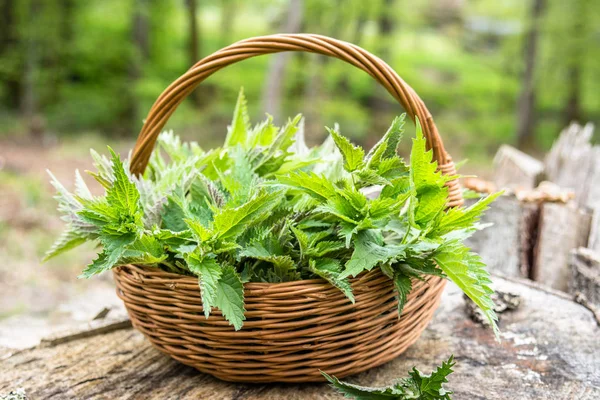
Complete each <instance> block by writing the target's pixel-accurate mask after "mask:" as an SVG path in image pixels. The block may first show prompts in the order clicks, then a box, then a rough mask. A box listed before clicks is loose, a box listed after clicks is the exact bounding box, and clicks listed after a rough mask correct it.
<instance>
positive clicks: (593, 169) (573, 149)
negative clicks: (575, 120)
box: [544, 124, 600, 251]
mask: <svg viewBox="0 0 600 400" xmlns="http://www.w3.org/2000/svg"><path fill="white" fill-rule="evenodd" d="M593 135H594V126H593V125H592V124H586V125H585V126H581V125H578V124H571V125H569V127H567V128H566V129H565V130H563V131H562V133H561V134H560V136H559V138H558V140H557V141H556V142H555V143H554V145H553V146H552V149H551V150H550V152H549V153H548V155H547V156H546V159H545V160H544V165H545V170H546V174H547V176H548V178H549V179H550V180H552V181H553V182H555V183H557V184H558V185H560V186H562V187H565V188H568V189H571V190H573V192H574V193H575V200H576V201H577V204H579V206H580V207H583V208H589V209H591V210H592V213H593V214H594V218H593V221H592V226H591V230H590V237H589V241H588V243H587V245H588V247H589V248H591V249H595V250H596V251H600V184H599V183H600V146H592V144H591V140H592V137H593Z"/></svg>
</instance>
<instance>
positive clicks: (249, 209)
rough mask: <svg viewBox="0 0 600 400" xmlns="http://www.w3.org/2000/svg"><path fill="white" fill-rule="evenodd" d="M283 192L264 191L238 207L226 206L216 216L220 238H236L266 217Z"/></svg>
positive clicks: (215, 224)
mask: <svg viewBox="0 0 600 400" xmlns="http://www.w3.org/2000/svg"><path fill="white" fill-rule="evenodd" d="M282 197H283V196H282V193H281V192H277V191H276V192H271V193H268V192H263V193H261V194H259V195H256V196H255V197H254V198H253V199H251V200H250V201H248V202H247V203H245V204H243V205H241V206H239V207H236V208H229V207H225V208H223V209H221V210H220V212H218V213H216V214H215V216H214V229H215V231H216V232H217V235H218V237H219V238H220V239H223V240H226V239H234V238H235V237H237V236H239V235H240V234H242V233H243V232H244V230H246V229H248V228H249V227H250V226H251V225H252V224H255V223H257V222H259V221H260V220H262V219H264V218H266V217H267V216H268V213H269V212H270V211H271V210H273V209H274V208H275V207H276V206H277V205H278V204H279V202H280V201H281V200H282Z"/></svg>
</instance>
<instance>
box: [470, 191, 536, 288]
mask: <svg viewBox="0 0 600 400" xmlns="http://www.w3.org/2000/svg"><path fill="white" fill-rule="evenodd" d="M473 203H475V200H467V201H466V205H467V206H469V205H471V204H473ZM538 208H539V206H538V205H537V204H533V203H521V202H519V201H518V200H517V199H516V198H515V197H514V196H501V197H499V198H498V199H496V201H495V202H494V203H492V205H491V206H490V209H489V210H488V211H486V213H485V214H484V215H483V217H482V218H481V222H482V223H484V224H493V225H492V226H490V227H488V228H486V229H483V230H481V231H478V232H476V233H475V234H474V235H473V236H472V237H470V238H469V239H467V241H466V242H465V243H466V245H467V246H469V247H470V248H472V249H473V250H474V251H475V252H477V253H478V254H479V255H480V256H481V258H482V259H483V261H484V262H485V263H486V265H487V266H488V268H489V270H490V271H491V272H492V273H494V274H500V275H503V276H510V277H524V278H526V277H528V271H529V265H530V260H529V259H530V257H529V256H528V255H529V253H530V252H531V247H532V246H533V243H534V242H535V237H532V236H535V225H537V218H536V217H537V214H538V213H537V210H538Z"/></svg>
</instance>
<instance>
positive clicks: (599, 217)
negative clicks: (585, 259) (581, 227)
mask: <svg viewBox="0 0 600 400" xmlns="http://www.w3.org/2000/svg"><path fill="white" fill-rule="evenodd" d="M588 248H590V249H592V250H594V251H596V252H598V253H599V254H600V210H594V215H593V217H592V226H591V227H590V238H589V240H588Z"/></svg>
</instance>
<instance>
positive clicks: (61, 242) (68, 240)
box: [42, 229, 87, 261]
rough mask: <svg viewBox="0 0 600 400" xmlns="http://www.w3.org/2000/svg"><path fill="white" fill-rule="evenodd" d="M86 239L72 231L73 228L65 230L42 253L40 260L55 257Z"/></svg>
mask: <svg viewBox="0 0 600 400" xmlns="http://www.w3.org/2000/svg"><path fill="white" fill-rule="evenodd" d="M86 240H87V239H86V237H85V236H83V235H81V234H80V233H78V232H76V231H74V230H73V229H69V230H66V231H64V232H63V233H62V234H61V235H60V236H59V237H58V239H56V241H55V242H54V244H53V245H52V247H50V250H48V251H47V252H46V254H45V255H44V258H43V259H42V261H48V260H49V259H51V258H53V257H56V256H57V255H59V254H62V253H64V252H65V251H68V250H71V249H73V248H75V247H77V246H79V245H80V244H83V243H85V242H86Z"/></svg>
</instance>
